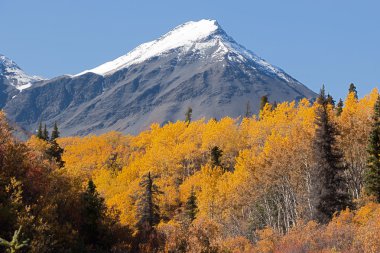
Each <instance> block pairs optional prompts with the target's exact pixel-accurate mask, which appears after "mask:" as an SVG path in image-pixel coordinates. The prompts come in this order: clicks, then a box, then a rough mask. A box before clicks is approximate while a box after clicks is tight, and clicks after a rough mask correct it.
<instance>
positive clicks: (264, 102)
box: [260, 96, 268, 111]
mask: <svg viewBox="0 0 380 253" xmlns="http://www.w3.org/2000/svg"><path fill="white" fill-rule="evenodd" d="M267 103H268V97H267V96H262V97H261V100H260V111H261V110H262V109H264V107H265V105H266V104H267Z"/></svg>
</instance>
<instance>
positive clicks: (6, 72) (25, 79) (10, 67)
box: [0, 54, 44, 91]
mask: <svg viewBox="0 0 380 253" xmlns="http://www.w3.org/2000/svg"><path fill="white" fill-rule="evenodd" d="M0 75H2V76H4V77H5V78H6V79H7V80H8V82H9V83H10V84H11V85H12V86H14V87H15V88H16V89H18V90H19V91H22V90H24V89H27V88H29V87H31V86H32V83H33V82H36V81H41V80H44V79H43V78H41V77H38V76H29V75H28V74H26V73H25V72H24V71H23V70H22V69H21V68H20V67H19V66H18V65H17V64H16V63H15V62H14V61H13V60H11V59H9V58H7V57H6V56H4V55H2V54H0Z"/></svg>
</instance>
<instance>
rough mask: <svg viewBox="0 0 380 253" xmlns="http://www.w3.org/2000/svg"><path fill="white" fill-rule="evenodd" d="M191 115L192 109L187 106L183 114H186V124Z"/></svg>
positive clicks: (189, 120) (188, 122)
mask: <svg viewBox="0 0 380 253" xmlns="http://www.w3.org/2000/svg"><path fill="white" fill-rule="evenodd" d="M192 115H193V109H192V108H191V107H189V108H187V111H186V114H185V116H186V119H185V122H186V123H187V125H189V124H190V122H191V116H192Z"/></svg>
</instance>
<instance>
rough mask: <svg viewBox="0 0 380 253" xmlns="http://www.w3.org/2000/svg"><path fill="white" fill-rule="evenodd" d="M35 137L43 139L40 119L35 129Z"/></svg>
mask: <svg viewBox="0 0 380 253" xmlns="http://www.w3.org/2000/svg"><path fill="white" fill-rule="evenodd" d="M37 137H38V138H39V139H41V140H43V139H44V133H43V132H42V122H41V121H40V124H39V126H38V130H37Z"/></svg>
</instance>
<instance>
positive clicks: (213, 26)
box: [76, 19, 222, 76]
mask: <svg viewBox="0 0 380 253" xmlns="http://www.w3.org/2000/svg"><path fill="white" fill-rule="evenodd" d="M218 31H222V29H221V27H220V26H219V24H218V22H217V21H216V20H208V19H202V20H200V21H196V22H195V21H190V22H186V23H184V24H182V25H179V26H177V27H176V28H174V29H173V30H171V31H170V32H168V33H166V34H165V35H163V36H161V37H160V38H158V39H156V40H154V41H150V42H147V43H144V44H141V45H140V46H138V47H136V48H135V49H133V50H132V51H130V52H129V53H128V54H126V55H123V56H121V57H119V58H117V59H115V60H113V61H110V62H107V63H104V64H102V65H100V66H98V67H96V68H94V69H90V70H86V71H83V72H81V73H79V74H77V75H76V76H79V75H82V74H84V73H87V72H92V73H95V74H99V75H109V74H112V73H114V72H116V71H117V70H120V69H122V68H126V67H128V66H130V65H133V64H137V63H141V62H143V61H145V60H147V59H149V58H152V57H154V56H158V55H162V54H164V53H166V52H169V51H170V50H173V49H176V48H182V49H183V51H186V50H188V49H189V48H191V47H193V45H194V44H199V43H200V42H202V41H204V40H205V39H206V38H208V37H209V36H210V35H212V34H215V33H217V32H218ZM204 46H207V45H204ZM198 49H199V47H198Z"/></svg>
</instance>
